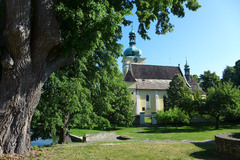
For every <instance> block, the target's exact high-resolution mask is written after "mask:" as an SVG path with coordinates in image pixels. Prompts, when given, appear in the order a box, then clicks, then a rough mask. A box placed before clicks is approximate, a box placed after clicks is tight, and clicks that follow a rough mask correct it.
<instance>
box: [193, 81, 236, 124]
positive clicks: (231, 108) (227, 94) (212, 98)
mask: <svg viewBox="0 0 240 160" xmlns="http://www.w3.org/2000/svg"><path fill="white" fill-rule="evenodd" d="M239 104H240V90H239V88H237V87H234V86H233V83H231V82H228V83H219V84H218V85H214V86H213V87H211V88H209V89H208V96H207V99H206V100H205V103H202V105H199V106H198V110H199V113H200V114H206V115H209V116H211V117H212V118H214V119H215V128H216V129H218V127H219V123H220V120H221V119H223V118H224V117H225V116H226V115H227V114H228V113H231V114H233V115H234V114H237V113H238V110H239Z"/></svg>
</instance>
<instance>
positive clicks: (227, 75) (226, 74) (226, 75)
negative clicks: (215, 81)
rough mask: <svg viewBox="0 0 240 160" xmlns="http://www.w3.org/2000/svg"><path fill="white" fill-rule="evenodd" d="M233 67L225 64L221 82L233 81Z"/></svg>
mask: <svg viewBox="0 0 240 160" xmlns="http://www.w3.org/2000/svg"><path fill="white" fill-rule="evenodd" d="M234 74H235V69H234V67H229V66H227V67H226V68H225V69H224V71H223V78H222V80H223V82H228V81H232V82H233V81H234Z"/></svg>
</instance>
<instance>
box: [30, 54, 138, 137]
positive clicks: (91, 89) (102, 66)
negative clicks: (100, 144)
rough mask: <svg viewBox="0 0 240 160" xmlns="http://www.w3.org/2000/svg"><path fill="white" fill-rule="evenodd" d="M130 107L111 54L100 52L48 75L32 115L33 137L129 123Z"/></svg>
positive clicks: (131, 106)
mask: <svg viewBox="0 0 240 160" xmlns="http://www.w3.org/2000/svg"><path fill="white" fill-rule="evenodd" d="M133 107H134V104H133V101H132V100H131V97H130V93H129V90H128V88H127V86H126V84H125V82H124V81H123V76H122V74H121V73H120V71H119V70H118V67H117V61H116V58H115V57H114V54H113V55H112V54H110V53H108V52H100V51H99V52H96V53H95V54H93V56H89V57H87V58H82V59H81V60H77V61H76V62H75V63H74V64H72V65H70V66H67V67H65V68H64V69H61V70H59V71H58V72H56V73H54V74H52V75H51V77H50V78H49V80H48V81H47V83H46V84H45V85H44V87H43V93H42V98H41V100H40V103H39V106H38V108H37V110H36V112H35V115H34V117H33V126H35V127H33V131H34V134H33V138H37V137H39V136H40V137H43V138H49V137H50V134H52V135H61V134H62V132H60V131H61V129H64V130H66V131H68V130H69V128H71V127H80V128H90V129H91V128H93V127H98V128H99V129H109V128H114V127H117V126H129V125H131V124H132V121H133V119H134V116H133Z"/></svg>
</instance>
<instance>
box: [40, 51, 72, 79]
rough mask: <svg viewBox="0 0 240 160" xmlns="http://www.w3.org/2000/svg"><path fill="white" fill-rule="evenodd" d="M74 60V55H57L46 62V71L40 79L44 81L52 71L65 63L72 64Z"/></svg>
mask: <svg viewBox="0 0 240 160" xmlns="http://www.w3.org/2000/svg"><path fill="white" fill-rule="evenodd" d="M74 60H75V57H74V56H73V55H69V56H68V57H64V56H62V55H59V56H57V57H56V58H55V59H54V60H53V61H51V62H50V63H48V64H47V66H46V72H45V75H44V77H43V80H42V81H43V82H45V81H46V80H47V78H48V77H49V76H50V75H51V74H52V72H55V71H56V70H58V69H59V68H62V67H64V66H66V65H69V64H72V63H73V62H74Z"/></svg>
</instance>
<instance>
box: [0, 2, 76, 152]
mask: <svg viewBox="0 0 240 160" xmlns="http://www.w3.org/2000/svg"><path fill="white" fill-rule="evenodd" d="M52 1H53V0H34V6H33V4H31V0H2V1H0V3H2V4H1V5H3V8H4V9H6V11H5V13H4V14H3V15H2V21H1V23H2V24H1V27H2V29H1V30H2V32H1V34H0V36H1V41H0V42H1V53H0V55H1V57H0V60H1V64H0V155H1V154H3V153H19V154H23V153H24V152H27V151H29V150H30V149H31V140H30V122H31V119H32V116H33V113H34V111H35V108H36V106H37V105H38V102H39V100H40V95H41V88H42V86H43V84H44V82H45V81H46V80H47V78H48V77H49V76H50V74H51V73H52V72H53V71H55V70H57V69H58V68H60V67H62V66H64V65H66V64H69V63H71V62H72V60H73V58H71V57H69V58H67V59H65V58H63V57H62V56H61V54H60V51H61V49H59V43H60V42H61V41H60V38H61V35H60V29H59V25H58V22H57V20H56V17H55V13H54V9H53V2H52ZM32 7H34V9H32ZM33 11H34V12H33ZM31 12H32V13H31ZM30 18H32V19H31V20H30ZM30 21H31V23H30Z"/></svg>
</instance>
